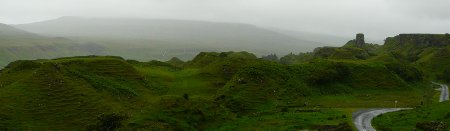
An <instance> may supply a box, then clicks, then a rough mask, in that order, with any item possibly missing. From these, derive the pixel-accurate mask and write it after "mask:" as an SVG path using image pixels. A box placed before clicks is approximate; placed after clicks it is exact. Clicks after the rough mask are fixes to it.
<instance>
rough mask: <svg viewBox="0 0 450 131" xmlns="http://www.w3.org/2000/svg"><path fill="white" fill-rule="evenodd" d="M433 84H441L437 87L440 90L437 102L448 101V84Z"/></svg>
mask: <svg viewBox="0 0 450 131" xmlns="http://www.w3.org/2000/svg"><path fill="white" fill-rule="evenodd" d="M433 83H434V82H433ZM434 84H437V85H439V86H441V88H440V89H439V90H440V91H441V97H439V102H443V101H448V86H447V85H444V84H439V83H434Z"/></svg>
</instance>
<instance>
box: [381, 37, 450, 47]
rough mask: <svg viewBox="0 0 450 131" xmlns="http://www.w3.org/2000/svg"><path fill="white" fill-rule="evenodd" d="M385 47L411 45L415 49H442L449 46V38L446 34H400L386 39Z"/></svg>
mask: <svg viewBox="0 0 450 131" xmlns="http://www.w3.org/2000/svg"><path fill="white" fill-rule="evenodd" d="M385 45H397V46H405V45H413V46H415V47H417V48H425V47H442V46H447V45H450V36H449V35H448V34H400V35H397V36H395V37H388V38H387V39H386V40H385Z"/></svg>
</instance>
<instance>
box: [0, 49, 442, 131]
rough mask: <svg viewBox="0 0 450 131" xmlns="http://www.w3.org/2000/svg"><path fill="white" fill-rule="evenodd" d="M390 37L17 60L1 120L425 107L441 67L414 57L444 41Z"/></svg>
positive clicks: (187, 124)
mask: <svg viewBox="0 0 450 131" xmlns="http://www.w3.org/2000/svg"><path fill="white" fill-rule="evenodd" d="M350 42H352V41H350ZM364 44H366V43H364ZM394 44H395V43H394ZM388 45H389V44H388ZM388 45H386V46H381V47H379V46H377V45H371V44H367V45H366V46H364V45H363V46H360V45H358V46H356V45H355V46H353V45H352V44H348V45H347V46H344V47H336V48H331V47H325V48H319V49H317V50H316V51H315V52H310V53H303V54H299V55H294V54H290V55H288V56H285V57H282V58H281V59H280V60H265V59H262V58H257V57H256V56H255V55H254V54H252V53H248V52H202V53H199V54H198V55H197V56H196V57H195V58H194V59H192V60H190V61H186V62H183V61H181V60H179V59H177V58H173V59H171V60H169V61H167V62H161V61H156V60H153V61H147V62H142V61H136V60H125V59H123V58H121V57H114V56H80V57H67V58H57V59H51V60H47V59H40V60H20V61H15V62H12V63H10V64H8V66H6V67H5V68H4V69H2V70H1V71H0V97H1V98H0V129H3V130H83V129H88V130H103V129H105V128H110V129H116V128H117V129H122V130H276V129H284V130H299V129H313V130H352V129H353V127H352V125H351V116H352V112H353V111H355V110H357V109H360V108H374V107H376V108H380V107H394V106H397V107H410V108H414V107H425V108H426V109H428V108H430V110H431V108H433V107H434V106H436V105H434V103H436V102H435V101H433V98H434V97H435V91H434V89H433V88H434V87H433V86H432V85H431V84H429V82H428V80H430V79H431V78H432V77H428V75H429V73H430V72H428V71H429V70H430V69H433V70H434V71H437V70H444V69H442V68H439V69H434V68H435V67H434V68H424V67H426V66H420V64H418V63H419V62H420V61H422V60H423V61H431V60H433V61H436V60H434V59H435V58H445V57H442V56H445V55H442V54H438V53H443V54H445V51H443V52H441V51H439V50H444V49H446V47H445V46H439V47H430V48H428V47H427V49H426V50H428V51H429V52H428V53H425V52H426V51H424V52H423V54H421V57H420V59H418V60H417V62H411V61H410V60H409V59H408V58H407V57H405V56H406V55H402V52H397V51H400V50H403V49H400V48H398V49H395V50H388V49H390V48H388ZM405 47H407V46H405ZM411 49H412V48H411ZM431 49H432V50H431ZM407 52H409V51H407ZM361 54H364V57H359V56H360V55H361ZM425 58H427V59H425ZM439 60H443V59H439ZM428 65H431V64H428ZM394 101H397V102H398V103H397V104H396V105H395V104H394ZM425 108H419V109H425ZM439 109H441V107H439ZM436 112H438V111H436ZM436 116H437V115H436ZM430 118H431V117H430ZM433 118H434V117H433ZM383 119H384V118H383Z"/></svg>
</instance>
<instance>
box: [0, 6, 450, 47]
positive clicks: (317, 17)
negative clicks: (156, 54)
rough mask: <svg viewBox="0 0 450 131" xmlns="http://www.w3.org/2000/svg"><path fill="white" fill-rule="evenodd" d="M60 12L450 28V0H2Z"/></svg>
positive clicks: (35, 14) (379, 34) (375, 32)
mask: <svg viewBox="0 0 450 131" xmlns="http://www.w3.org/2000/svg"><path fill="white" fill-rule="evenodd" d="M60 16H86V17H133V18H164V19H188V20H206V21H220V22H239V23H248V24H254V25H258V26H263V27H276V28H281V29H290V30H297V31H304V32H316V33H325V34H335V35H338V36H353V35H354V34H355V33H358V32H363V33H365V34H366V37H368V38H372V39H377V40H382V39H384V38H385V37H386V36H394V35H396V34H399V33H446V32H450V0H0V23H6V24H19V23H28V22H35V21H42V20H47V19H54V18H58V17H60Z"/></svg>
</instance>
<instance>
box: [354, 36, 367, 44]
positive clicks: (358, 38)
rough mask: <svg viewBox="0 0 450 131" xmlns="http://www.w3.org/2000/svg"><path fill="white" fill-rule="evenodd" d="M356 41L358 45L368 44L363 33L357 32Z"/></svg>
mask: <svg viewBox="0 0 450 131" xmlns="http://www.w3.org/2000/svg"><path fill="white" fill-rule="evenodd" d="M355 42H356V46H357V47H363V46H364V44H366V42H365V41H364V34H362V33H358V34H356V39H355Z"/></svg>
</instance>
